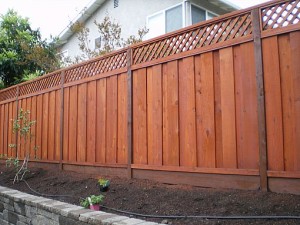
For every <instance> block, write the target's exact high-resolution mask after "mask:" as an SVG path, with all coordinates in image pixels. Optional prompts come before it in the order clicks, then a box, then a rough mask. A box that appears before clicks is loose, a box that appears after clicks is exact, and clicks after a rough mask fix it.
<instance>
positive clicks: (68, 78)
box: [65, 51, 127, 83]
mask: <svg viewBox="0 0 300 225" xmlns="http://www.w3.org/2000/svg"><path fill="white" fill-rule="evenodd" d="M126 66H127V58H126V51H122V52H119V53H117V54H114V55H109V56H108V57H103V58H99V59H97V60H93V61H90V62H88V63H85V64H81V65H78V66H76V67H73V68H70V69H68V70H66V75H65V83H69V82H72V81H76V80H81V79H83V78H86V77H92V76H95V75H97V74H101V73H106V72H109V71H113V70H116V69H121V68H125V67H126Z"/></svg>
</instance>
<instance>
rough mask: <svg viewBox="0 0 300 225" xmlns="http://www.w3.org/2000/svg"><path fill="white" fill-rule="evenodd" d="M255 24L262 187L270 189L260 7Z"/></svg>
mask: <svg viewBox="0 0 300 225" xmlns="http://www.w3.org/2000/svg"><path fill="white" fill-rule="evenodd" d="M251 14H252V25H253V40H254V56H255V67H256V68H255V73H256V86H257V106H258V107H257V113H258V135H259V175H260V189H261V190H262V191H268V175H267V168H268V164H267V137H266V112H265V93H264V91H265V88H264V74H263V58H262V41H261V28H260V21H261V16H260V9H259V8H255V9H253V10H252V12H251Z"/></svg>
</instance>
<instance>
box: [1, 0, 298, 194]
mask: <svg viewBox="0 0 300 225" xmlns="http://www.w3.org/2000/svg"><path fill="white" fill-rule="evenodd" d="M299 9H300V0H289V1H288V0H284V1H283V0H281V1H278V0H275V1H271V2H268V3H264V4H261V5H258V6H255V7H252V8H249V9H245V10H240V11H237V12H233V13H230V14H227V15H224V16H220V17H218V18H215V19H212V20H210V21H205V22H201V23H199V24H196V25H193V26H190V27H187V28H184V29H181V30H178V31H175V32H172V33H168V34H166V35H163V36H160V37H157V38H154V39H151V40H148V41H144V42H141V43H138V44H135V45H132V46H130V47H128V48H124V49H121V50H119V51H115V52H112V53H109V54H107V55H104V56H100V57H97V58H94V59H92V60H89V61H86V62H83V63H80V64H77V65H73V66H71V67H68V68H64V69H61V70H58V71H54V72H53V73H50V74H47V75H45V76H42V77H39V78H37V79H35V80H32V81H28V82H25V83H21V84H18V85H16V86H13V87H10V88H7V89H4V90H1V91H0V155H2V156H3V155H5V156H6V157H15V156H16V151H15V150H13V149H11V148H9V147H8V145H9V144H11V143H17V144H18V146H19V147H18V149H17V151H18V153H19V156H20V157H21V158H22V157H24V152H25V149H28V148H30V149H33V147H34V146H38V151H36V152H35V151H34V150H31V155H34V154H35V153H36V159H34V160H33V161H34V162H36V163H38V162H40V163H51V164H59V165H60V166H61V168H62V169H71V170H87V168H89V170H90V171H92V172H99V171H100V172H102V173H106V174H109V175H121V176H129V177H134V178H149V179H156V180H159V181H163V182H170V183H185V184H193V185H199V186H209V187H211V186H213V187H234V188H242V189H253V190H254V189H258V188H261V189H262V190H267V189H269V190H272V191H284V190H286V191H288V192H290V193H300V188H299V187H300V185H298V184H299V179H300V153H299V146H300V142H299V140H300V119H299V118H300V108H299V99H300V92H299V86H300V67H299V65H300V64H299V62H298V61H297V60H299V58H300V55H299V53H300V13H299V11H300V10H299ZM20 108H23V109H27V110H30V111H31V114H30V118H31V119H33V120H36V121H37V123H36V124H35V126H33V127H32V132H33V134H34V137H33V138H32V139H31V140H30V142H29V143H27V144H26V146H25V143H23V142H22V141H21V139H20V137H18V136H16V135H15V134H13V132H12V130H13V124H12V120H11V119H12V118H16V115H17V111H18V109H20ZM97 168H100V169H99V170H97ZM295 182H296V183H297V185H296V186H295Z"/></svg>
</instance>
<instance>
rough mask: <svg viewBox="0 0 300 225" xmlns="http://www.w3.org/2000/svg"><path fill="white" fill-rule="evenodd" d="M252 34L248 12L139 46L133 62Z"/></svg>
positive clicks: (140, 61) (135, 49)
mask: <svg viewBox="0 0 300 225" xmlns="http://www.w3.org/2000/svg"><path fill="white" fill-rule="evenodd" d="M251 34H252V23H251V14H250V12H247V13H245V14H243V15H238V16H236V17H233V18H229V19H225V20H221V21H216V22H215V23H213V24H203V25H202V26H199V27H195V28H194V29H189V30H187V31H182V32H180V33H176V34H174V35H172V36H168V37H165V38H161V39H159V40H157V41H155V42H151V43H146V44H145V45H141V46H137V47H136V48H134V49H133V64H140V63H144V62H149V61H152V60H156V59H160V58H165V57H168V56H171V55H174V54H179V53H182V52H186V51H190V50H193V49H198V48H202V47H206V46H210V45H213V44H217V43H222V42H225V41H228V40H233V39H236V38H238V37H244V36H248V35H251Z"/></svg>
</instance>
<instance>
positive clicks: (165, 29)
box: [147, 2, 186, 34]
mask: <svg viewBox="0 0 300 225" xmlns="http://www.w3.org/2000/svg"><path fill="white" fill-rule="evenodd" d="M180 5H181V13H182V21H181V22H182V27H181V28H183V27H185V7H186V6H185V4H184V2H180V3H177V4H175V5H172V6H170V7H168V8H165V9H162V10H160V11H158V12H156V13H153V14H151V15H149V16H147V27H149V19H150V18H151V17H154V16H157V15H159V14H162V15H163V21H162V22H163V26H164V32H165V33H164V34H166V33H167V27H166V12H167V11H168V10H170V9H172V8H176V7H178V6H180ZM181 28H179V29H181Z"/></svg>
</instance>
